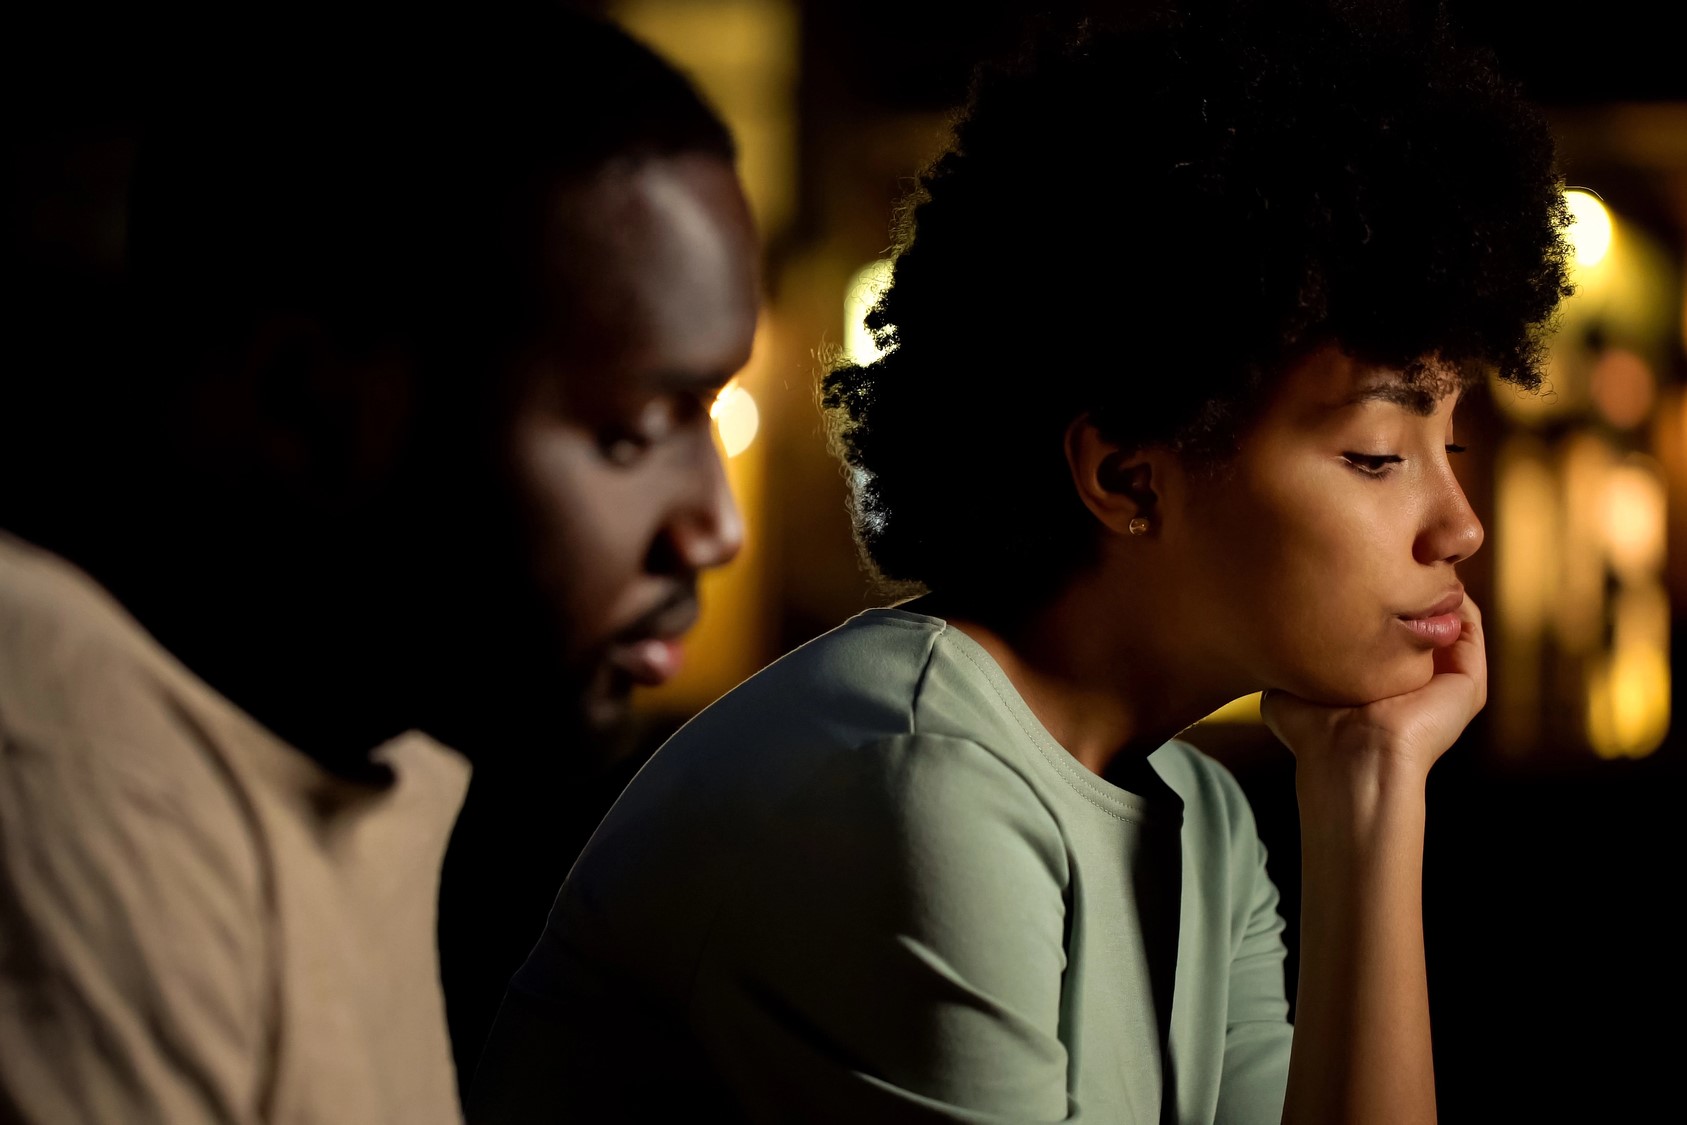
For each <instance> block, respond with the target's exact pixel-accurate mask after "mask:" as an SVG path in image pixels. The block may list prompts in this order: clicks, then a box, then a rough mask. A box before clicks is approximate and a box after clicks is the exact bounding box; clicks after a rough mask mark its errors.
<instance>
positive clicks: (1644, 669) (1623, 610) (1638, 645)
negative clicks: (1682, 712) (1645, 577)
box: [1587, 584, 1670, 758]
mask: <svg viewBox="0 0 1687 1125" xmlns="http://www.w3.org/2000/svg"><path fill="white" fill-rule="evenodd" d="M1614 611H1615V612H1614V613H1613V615H1612V616H1613V618H1614V621H1613V626H1614V628H1613V644H1612V648H1611V654H1610V656H1609V657H1608V658H1606V659H1604V660H1602V661H1599V662H1597V663H1596V664H1595V665H1594V666H1593V668H1592V669H1591V675H1590V676H1589V678H1588V698H1587V703H1588V707H1587V734H1588V741H1589V742H1591V743H1592V744H1593V749H1594V751H1595V752H1596V753H1598V754H1599V756H1600V757H1602V758H1643V757H1645V756H1646V755H1647V754H1650V753H1651V752H1652V751H1654V750H1656V749H1657V748H1658V746H1659V744H1660V743H1662V742H1663V740H1664V735H1665V734H1667V733H1668V732H1669V714H1670V707H1669V696H1670V671H1669V596H1668V595H1667V594H1665V593H1664V590H1663V587H1662V586H1660V585H1656V584H1653V585H1651V586H1645V587H1640V588H1636V589H1631V590H1624V591H1623V592H1621V593H1620V594H1619V595H1618V597H1617V603H1616V605H1615V607H1614Z"/></svg>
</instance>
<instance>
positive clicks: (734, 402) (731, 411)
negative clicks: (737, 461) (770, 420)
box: [709, 380, 761, 457]
mask: <svg viewBox="0 0 1687 1125" xmlns="http://www.w3.org/2000/svg"><path fill="white" fill-rule="evenodd" d="M709 417H711V418H713V419H714V420H715V428H716V429H717V430H719V431H720V442H721V445H722V446H724V447H725V449H726V455H727V456H728V457H736V456H738V455H739V454H740V453H742V452H744V451H745V450H746V449H748V448H750V443H751V442H752V441H755V440H756V429H757V428H758V427H759V426H760V425H761V412H760V411H759V410H757V409H756V400H755V399H754V398H752V397H751V396H750V392H749V391H747V390H745V389H744V388H743V387H742V386H740V385H739V384H738V383H737V381H736V380H734V381H733V382H731V383H728V384H727V385H726V387H725V389H724V390H722V391H721V393H720V397H719V398H717V399H715V404H714V406H713V407H711V408H710V409H709Z"/></svg>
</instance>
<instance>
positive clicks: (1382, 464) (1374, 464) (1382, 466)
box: [1341, 451, 1406, 477]
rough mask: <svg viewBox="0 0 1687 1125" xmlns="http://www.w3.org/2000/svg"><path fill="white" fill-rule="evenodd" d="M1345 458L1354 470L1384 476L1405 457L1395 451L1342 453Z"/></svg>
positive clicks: (1373, 475) (1368, 475)
mask: <svg viewBox="0 0 1687 1125" xmlns="http://www.w3.org/2000/svg"><path fill="white" fill-rule="evenodd" d="M1341 456H1342V459H1343V460H1345V461H1346V462H1347V464H1348V466H1349V467H1350V468H1352V469H1353V471H1354V472H1357V473H1359V474H1360V475H1361V476H1367V477H1385V476H1387V475H1388V474H1389V473H1390V472H1392V471H1393V469H1394V466H1396V465H1399V464H1401V463H1403V462H1404V461H1405V460H1406V459H1405V458H1404V457H1401V456H1400V455H1399V454H1395V453H1354V452H1351V451H1349V452H1347V453H1343V454H1342V455H1341Z"/></svg>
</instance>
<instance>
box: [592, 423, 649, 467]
mask: <svg viewBox="0 0 1687 1125" xmlns="http://www.w3.org/2000/svg"><path fill="white" fill-rule="evenodd" d="M649 448H650V441H649V440H648V439H647V438H645V437H644V436H643V435H640V434H635V433H632V432H630V431H628V430H615V431H612V432H609V433H604V434H599V435H598V452H600V453H601V454H602V455H603V459H604V460H605V461H608V462H609V463H610V464H611V465H616V466H619V467H622V468H625V467H626V466H629V465H632V464H634V463H636V462H637V461H638V459H639V458H640V457H642V456H644V454H645V451H646V450H648V449H649Z"/></svg>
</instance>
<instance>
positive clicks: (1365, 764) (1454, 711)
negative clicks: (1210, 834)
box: [1260, 598, 1488, 781]
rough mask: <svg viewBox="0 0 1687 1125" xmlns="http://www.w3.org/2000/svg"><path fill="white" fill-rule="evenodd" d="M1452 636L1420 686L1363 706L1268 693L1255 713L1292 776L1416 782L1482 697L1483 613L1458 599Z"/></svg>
mask: <svg viewBox="0 0 1687 1125" xmlns="http://www.w3.org/2000/svg"><path fill="white" fill-rule="evenodd" d="M1459 616H1460V617H1461V618H1462V619H1463V622H1464V628H1463V630H1462V631H1461V632H1460V633H1459V639H1458V640H1457V641H1455V642H1453V644H1451V645H1450V646H1448V647H1447V648H1444V649H1440V650H1437V651H1436V653H1435V672H1434V674H1433V675H1432V676H1431V677H1430V680H1429V682H1428V683H1427V684H1425V685H1424V686H1423V687H1421V688H1418V689H1417V690H1416V691H1410V692H1407V693H1406V694H1404V695H1395V696H1390V697H1388V698H1387V699H1379V700H1377V701H1376V702H1374V703H1367V704H1365V705H1364V706H1362V707H1330V706H1326V705H1323V704H1318V703H1310V702H1308V701H1306V700H1304V699H1300V698H1297V697H1295V696H1292V695H1289V694H1288V693H1287V692H1282V691H1268V692H1266V693H1265V697H1264V699H1263V700H1262V701H1261V704H1260V709H1261V713H1262V714H1263V715H1264V718H1265V722H1266V724H1267V725H1268V726H1269V727H1270V728H1271V731H1272V733H1273V734H1275V735H1276V736H1277V737H1278V738H1279V739H1281V740H1282V742H1283V744H1284V745H1285V746H1287V747H1288V748H1289V749H1290V750H1291V751H1292V752H1293V753H1294V755H1295V760H1296V766H1297V774H1299V775H1301V776H1303V777H1304V776H1305V775H1307V774H1308V773H1311V774H1314V775H1317V776H1338V777H1354V776H1371V777H1397V778H1400V779H1402V780H1405V779H1410V778H1415V779H1417V780H1419V781H1421V780H1422V779H1424V778H1425V777H1427V776H1428V774H1429V768H1430V767H1431V766H1433V765H1434V764H1435V762H1436V760H1437V759H1438V758H1440V757H1441V755H1442V754H1443V753H1445V752H1446V750H1447V748H1448V747H1449V746H1451V745H1452V744H1453V743H1454V742H1455V741H1456V740H1457V739H1458V736H1459V735H1460V733H1462V732H1463V731H1464V728H1465V727H1466V726H1467V725H1469V723H1470V720H1471V719H1472V718H1474V717H1475V715H1476V713H1477V712H1478V711H1480V710H1481V709H1482V705H1483V704H1484V703H1486V702H1487V699H1488V661H1487V657H1486V655H1485V653H1484V651H1483V638H1482V613H1481V611H1480V610H1479V609H1477V607H1476V603H1475V602H1473V601H1471V600H1470V599H1469V598H1465V600H1464V602H1463V604H1462V605H1460V607H1459Z"/></svg>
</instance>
